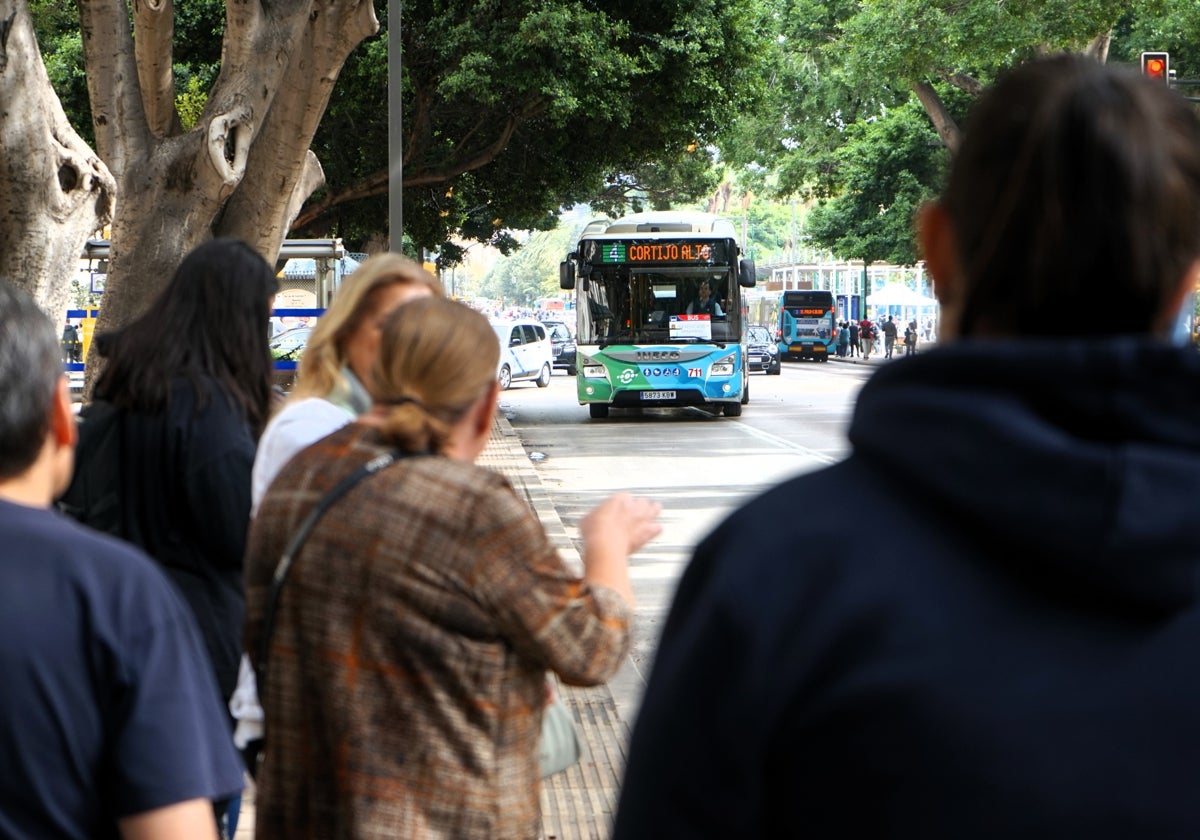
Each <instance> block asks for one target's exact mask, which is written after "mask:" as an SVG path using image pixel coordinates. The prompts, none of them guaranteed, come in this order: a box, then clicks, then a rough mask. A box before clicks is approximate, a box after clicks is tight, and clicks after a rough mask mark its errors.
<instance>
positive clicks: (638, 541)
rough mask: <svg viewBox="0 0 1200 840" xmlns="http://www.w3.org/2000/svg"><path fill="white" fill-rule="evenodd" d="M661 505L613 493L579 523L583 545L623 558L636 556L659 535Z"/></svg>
mask: <svg viewBox="0 0 1200 840" xmlns="http://www.w3.org/2000/svg"><path fill="white" fill-rule="evenodd" d="M660 513H662V505H661V504H660V503H658V502H655V501H652V500H650V499H644V498H640V497H637V496H631V495H630V494H628V493H617V494H615V495H613V496H609V497H608V498H607V499H605V500H604V501H603V502H601V503H600V504H599V505H597V506H596V507H595V508H593V509H592V511H591V513H589V514H588V515H587V516H585V517H584V518H583V521H582V522H580V523H579V529H580V531H581V533H582V534H583V542H584V545H586V546H590V547H595V548H600V547H601V546H603V547H604V548H606V549H608V550H610V551H612V552H613V553H614V554H619V555H621V556H623V557H626V558H627V557H629V555H631V554H633V553H634V552H636V551H637V550H638V549H640V548H641V547H642V546H644V545H645V544H646V543H648V542H649V541H650V540H652V539H654V538H655V537H657V536H658V535H659V534H660V533H662V525H661V523H659V521H658V516H659V514H660Z"/></svg>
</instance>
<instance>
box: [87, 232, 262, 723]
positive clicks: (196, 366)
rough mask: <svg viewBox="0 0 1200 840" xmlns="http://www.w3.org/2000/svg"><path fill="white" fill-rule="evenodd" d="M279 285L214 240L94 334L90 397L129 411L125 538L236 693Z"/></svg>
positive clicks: (255, 262) (255, 260)
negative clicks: (125, 318) (155, 571)
mask: <svg viewBox="0 0 1200 840" xmlns="http://www.w3.org/2000/svg"><path fill="white" fill-rule="evenodd" d="M277 288H278V281H277V280H276V279H275V274H274V272H273V271H272V270H271V266H270V265H268V264H267V262H266V261H265V260H264V259H263V258H262V257H261V256H259V255H258V254H257V253H256V252H255V251H254V250H252V249H251V248H250V247H249V246H248V245H246V244H245V243H243V242H239V241H237V240H233V239H216V240H212V241H209V242H206V243H204V244H202V245H200V246H199V247H197V248H196V249H195V250H193V251H192V252H191V253H189V254H188V255H187V256H186V257H185V258H184V260H183V262H182V263H181V264H180V266H179V269H178V270H177V271H176V272H175V276H174V277H173V278H172V279H171V282H170V283H169V284H168V285H167V287H166V289H164V290H163V292H162V294H161V295H160V296H159V298H158V299H157V300H156V301H155V302H154V303H153V304H151V305H150V306H149V307H148V308H147V310H146V312H145V314H143V315H142V316H141V317H140V318H138V319H137V320H135V321H133V322H132V323H130V324H129V325H128V326H126V327H125V328H123V329H121V330H119V331H118V332H115V333H109V334H107V335H105V336H103V337H101V338H100V339H98V341H97V350H98V352H100V354H101V355H102V356H103V357H104V358H105V359H106V365H105V367H104V370H103V372H102V373H101V374H100V377H99V379H98V380H97V382H96V388H95V395H94V396H95V398H96V399H98V400H105V401H107V402H109V403H111V404H113V405H114V406H116V408H118V409H120V410H121V411H122V412H123V429H122V457H121V464H122V482H123V485H122V505H121V507H122V511H121V516H122V520H123V521H122V529H121V530H122V533H123V535H124V536H125V537H126V538H127V539H128V540H129V541H131V542H133V543H135V544H137V545H140V546H141V547H142V548H144V549H145V550H146V552H147V553H148V554H149V555H150V556H151V557H153V558H154V559H155V560H156V561H157V562H158V563H159V564H161V565H162V566H163V568H164V569H165V570H166V572H167V574H168V576H169V577H170V578H171V580H172V581H174V583H175V584H176V586H177V588H178V590H179V592H180V593H181V594H182V595H183V597H184V599H185V600H186V601H187V603H188V604H189V605H190V606H191V608H192V611H193V612H194V613H195V615H196V619H197V620H198V622H199V624H200V628H201V632H202V634H203V636H204V641H205V644H206V645H207V648H208V653H209V657H210V658H211V660H212V665H213V669H214V671H215V673H216V677H217V684H218V686H219V688H220V690H221V694H222V698H223V700H225V701H226V702H228V700H229V696H230V695H231V694H232V692H233V688H234V685H235V683H236V680H237V669H238V660H239V657H240V655H241V629H242V617H243V612H244V605H245V597H244V590H243V585H242V556H243V554H244V553H245V545H246V529H247V525H248V523H249V519H250V469H251V466H252V465H253V463H254V452H255V446H256V441H257V439H258V436H259V434H260V433H261V432H262V429H263V427H264V426H265V424H266V422H267V415H268V413H269V411H270V405H271V370H272V365H271V354H270V350H269V348H268V344H267V342H268V319H269V318H270V313H271V306H272V302H273V300H274V296H275V292H276V289H277ZM81 457H86V453H81Z"/></svg>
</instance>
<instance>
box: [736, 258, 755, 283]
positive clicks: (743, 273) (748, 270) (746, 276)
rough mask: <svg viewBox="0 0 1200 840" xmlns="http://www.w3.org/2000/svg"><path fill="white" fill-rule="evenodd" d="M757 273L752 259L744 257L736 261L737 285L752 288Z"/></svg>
mask: <svg viewBox="0 0 1200 840" xmlns="http://www.w3.org/2000/svg"><path fill="white" fill-rule="evenodd" d="M757 278H758V273H757V271H756V270H755V268H754V260H753V259H744V260H742V261H741V262H740V263H738V285H739V286H745V287H746V288H747V289H753V288H754V284H755V283H756V282H757Z"/></svg>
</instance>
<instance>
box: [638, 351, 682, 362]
mask: <svg viewBox="0 0 1200 840" xmlns="http://www.w3.org/2000/svg"><path fill="white" fill-rule="evenodd" d="M637 360H638V361H639V362H677V361H679V351H678V350H639V351H637Z"/></svg>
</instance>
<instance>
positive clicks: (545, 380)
mask: <svg viewBox="0 0 1200 840" xmlns="http://www.w3.org/2000/svg"><path fill="white" fill-rule="evenodd" d="M492 329H493V330H495V332H496V339H497V340H498V341H499V342H500V364H499V365H498V366H497V369H496V379H497V380H499V382H500V388H501V389H502V390H507V389H508V387H509V386H510V385H512V383H513V382H516V381H517V380H520V379H532V380H534V381H535V382H537V386H538V387H539V388H545V387H546V386H547V385H549V384H550V373H551V371H552V370H553V369H554V349H553V344H552V343H551V341H550V335H549V333H547V332H546V328H545V327H544V326H542V325H541V323H539V322H538V321H528V320H516V321H492Z"/></svg>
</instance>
